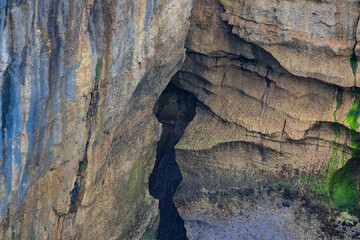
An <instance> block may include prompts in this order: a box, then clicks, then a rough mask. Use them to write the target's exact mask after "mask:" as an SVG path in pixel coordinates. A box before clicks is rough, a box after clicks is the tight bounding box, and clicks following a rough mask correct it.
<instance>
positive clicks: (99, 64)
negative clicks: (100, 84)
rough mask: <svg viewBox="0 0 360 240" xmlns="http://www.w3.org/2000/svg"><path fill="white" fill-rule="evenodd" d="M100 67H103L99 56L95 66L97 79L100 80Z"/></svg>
mask: <svg viewBox="0 0 360 240" xmlns="http://www.w3.org/2000/svg"><path fill="white" fill-rule="evenodd" d="M100 68H101V60H100V58H98V60H97V63H96V68H95V80H99V78H100Z"/></svg>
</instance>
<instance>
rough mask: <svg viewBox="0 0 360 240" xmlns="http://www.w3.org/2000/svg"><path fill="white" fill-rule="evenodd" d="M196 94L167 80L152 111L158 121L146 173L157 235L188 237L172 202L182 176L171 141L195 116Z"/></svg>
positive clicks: (163, 236)
mask: <svg viewBox="0 0 360 240" xmlns="http://www.w3.org/2000/svg"><path fill="white" fill-rule="evenodd" d="M195 108H196V98H195V97H194V96H193V95H192V94H191V93H189V92H187V91H185V90H182V89H179V88H178V87H176V86H175V85H174V84H172V83H169V85H168V86H167V87H166V89H165V90H164V91H163V93H162V94H161V96H160V97H159V99H158V101H157V103H156V104H155V108H154V113H155V114H156V117H157V119H158V120H159V122H160V123H162V127H163V130H162V135H161V138H160V141H159V142H158V143H157V150H156V162H155V167H154V170H153V172H152V173H151V175H150V177H149V191H150V194H151V195H152V196H153V197H154V198H156V199H159V210H160V223H159V227H158V230H157V239H161V240H165V239H188V238H187V237H186V229H185V227H184V221H183V220H182V219H181V217H180V215H179V213H178V211H177V208H176V207H175V204H174V202H173V198H174V194H175V191H176V189H177V187H178V186H179V184H180V182H181V180H182V176H181V172H180V168H179V166H178V164H177V163H176V160H175V148H174V147H175V145H176V144H177V143H178V142H179V140H180V138H181V137H182V135H183V134H184V131H185V129H186V127H187V125H188V124H189V123H190V122H191V121H192V119H193V118H194V116H195Z"/></svg>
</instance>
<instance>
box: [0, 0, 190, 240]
mask: <svg viewBox="0 0 360 240" xmlns="http://www.w3.org/2000/svg"><path fill="white" fill-rule="evenodd" d="M0 3H1V8H0V16H1V18H0V19H1V20H0V24H1V26H0V28H1V30H0V43H1V50H0V53H1V54H0V55H1V65H0V69H1V74H0V82H1V84H2V85H1V89H2V90H1V91H2V95H1V109H2V111H1V129H2V135H1V136H2V137H1V144H0V147H1V153H2V156H1V176H0V179H1V180H0V182H1V184H0V192H1V195H0V207H1V212H0V222H2V224H3V225H2V226H3V228H2V229H3V231H2V232H1V237H0V238H2V239H74V238H76V239H90V238H96V239H135V238H139V236H141V235H142V233H143V232H144V231H145V228H146V226H148V225H149V222H151V221H152V219H153V218H155V216H156V215H157V202H156V201H155V200H154V199H153V198H152V197H151V196H150V195H149V192H148V186H147V178H148V176H149V174H150V173H151V171H152V168H153V165H154V162H155V151H156V144H155V143H156V140H157V139H159V137H160V133H161V128H160V124H159V123H158V121H157V119H156V118H155V116H154V115H153V104H154V103H155V100H156V99H157V98H158V96H159V95H160V93H161V91H162V90H163V89H164V88H165V87H166V85H167V83H168V81H169V80H170V78H171V76H172V75H174V74H175V72H176V71H177V70H178V69H179V68H180V67H181V64H182V61H183V58H184V47H183V46H184V41H185V37H186V32H187V28H188V21H187V19H188V18H189V15H190V9H191V3H190V2H188V1H176V2H174V1H167V0H161V1H120V2H119V1H102V0H95V1H93V0H89V1H80V2H78V1H70V0H69V1H68V0H61V1H52V0H49V1H38V0H35V1H18V0H1V1H0Z"/></svg>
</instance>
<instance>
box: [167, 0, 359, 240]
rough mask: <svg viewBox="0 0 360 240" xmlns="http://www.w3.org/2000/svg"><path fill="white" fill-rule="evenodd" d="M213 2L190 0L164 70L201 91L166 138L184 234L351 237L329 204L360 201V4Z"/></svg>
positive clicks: (353, 231) (350, 205)
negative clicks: (359, 75)
mask: <svg viewBox="0 0 360 240" xmlns="http://www.w3.org/2000/svg"><path fill="white" fill-rule="evenodd" d="M335 2H336V3H335ZM221 3H222V5H221V4H220V3H219V2H218V1H215V0H214V1H212V0H208V1H206V0H204V1H198V2H196V3H195V4H194V9H193V14H192V18H191V23H192V24H191V28H190V30H189V35H188V40H187V45H186V47H187V50H188V53H187V59H186V61H185V62H184V65H183V66H182V69H181V70H180V71H179V72H178V73H177V74H176V76H175V77H174V78H173V79H172V82H173V83H174V84H176V85H177V86H178V87H180V88H182V89H185V90H187V91H189V92H191V93H192V94H194V95H195V96H196V97H197V99H198V101H199V102H200V103H199V104H198V105H197V109H196V115H195V117H194V120H193V121H192V122H190V124H189V125H188V127H187V128H186V130H185V133H184V135H183V137H182V138H181V140H180V141H179V143H178V144H177V145H176V146H175V149H176V161H177V163H178V164H179V167H180V170H181V173H182V175H183V181H182V183H181V184H180V186H179V188H178V191H177V192H176V195H175V202H176V206H177V207H178V210H179V213H180V215H181V216H182V218H183V219H184V221H185V227H186V228H187V235H188V237H189V239H239V238H240V239H262V238H266V239H319V238H325V239H329V238H335V239H336V238H344V237H345V238H356V236H358V234H359V229H358V228H357V227H352V226H349V227H345V228H343V226H342V225H341V221H340V222H339V221H338V216H339V213H338V212H337V210H340V211H346V210H347V211H350V212H352V214H354V215H356V214H358V213H357V212H358V209H359V196H358V195H359V192H358V191H357V190H356V189H357V188H356V186H357V184H358V183H356V180H355V177H354V176H356V175H357V174H358V173H359V167H358V165H357V164H355V162H358V160H356V159H357V153H356V152H357V149H358V143H357V139H358V133H357V132H358V124H357V121H358V118H359V116H360V115H359V100H358V99H359V96H358V91H357V89H356V88H347V87H349V86H356V84H355V82H354V74H353V71H352V65H351V64H350V61H349V59H350V58H351V55H352V50H353V48H354V44H355V35H354V33H355V30H354V29H356V23H357V18H358V16H357V15H356V14H358V13H357V12H356V11H355V10H354V12H351V14H344V16H342V17H339V16H338V15H336V11H335V6H336V7H338V10H337V11H341V9H356V8H354V7H353V5H352V3H346V4H345V3H339V2H337V1H333V2H331V3H329V2H322V3H314V2H311V1H308V2H307V4H308V5H307V6H306V7H305V6H303V4H305V3H304V2H303V1H302V3H300V2H297V1H292V2H281V3H278V1H276V2H275V1H273V2H272V1H270V3H269V4H268V5H265V4H260V3H257V2H256V1H255V2H254V1H251V2H250V1H249V2H247V1H240V2H239V1H237V2H235V1H221ZM286 4H289V5H291V6H285V5H286ZM205 6H206V7H205ZM319 9H321V12H320V10H319ZM331 11H334V12H333V15H334V18H333V23H332V24H330V23H328V22H329V21H330V20H331V19H330V18H331V17H332V15H331V14H329V12H331ZM344 11H345V10H344ZM312 13H316V14H312ZM335 15H336V17H335ZM325 17H328V18H329V19H323V20H321V21H320V20H319V21H315V19H322V18H325ZM345 18H346V20H345ZM349 19H350V20H349ZM324 22H325V24H324ZM345 22H346V25H345ZM326 23H328V24H326ZM229 25H230V26H229ZM328 25H329V26H328ZM333 25H334V26H333ZM340 26H341V27H340ZM349 29H351V31H349ZM234 34H235V35H234ZM238 37H240V38H238ZM202 39H206V40H204V41H201V40H202ZM321 39H323V40H321ZM320 41H321V44H320ZM321 59H324V60H322V61H321ZM325 59H326V61H325ZM355 70H356V71H357V69H355ZM356 71H355V74H356ZM334 76H335V77H334ZM354 123H355V124H354ZM349 159H351V161H349V162H347V161H348V160H349ZM338 169H340V170H338ZM349 169H353V170H351V171H350V170H349ZM337 170H338V171H337ZM341 172H342V175H341V177H336V176H338V174H340V173H341ZM335 181H336V183H335ZM347 184H349V185H347ZM347 186H349V188H348V189H347V190H344V189H346V188H347ZM340 199H342V200H340ZM334 208H335V209H336V210H334Z"/></svg>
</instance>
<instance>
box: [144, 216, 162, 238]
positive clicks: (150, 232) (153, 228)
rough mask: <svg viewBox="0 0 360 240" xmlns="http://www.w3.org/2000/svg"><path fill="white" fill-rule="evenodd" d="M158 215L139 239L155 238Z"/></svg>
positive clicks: (158, 220) (158, 221)
mask: <svg viewBox="0 0 360 240" xmlns="http://www.w3.org/2000/svg"><path fill="white" fill-rule="evenodd" d="M159 223H160V217H159V216H158V217H157V218H156V220H155V222H154V224H153V225H152V226H149V227H148V228H147V229H146V231H145V233H144V235H143V236H142V237H141V238H140V240H156V232H157V230H158V228H159Z"/></svg>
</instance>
